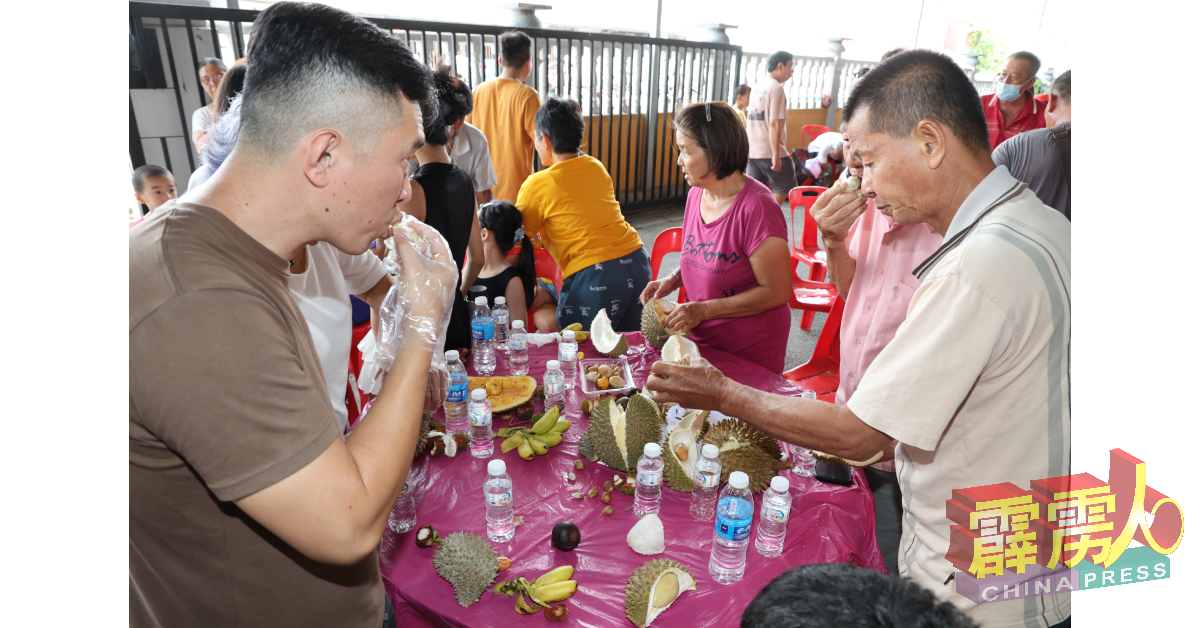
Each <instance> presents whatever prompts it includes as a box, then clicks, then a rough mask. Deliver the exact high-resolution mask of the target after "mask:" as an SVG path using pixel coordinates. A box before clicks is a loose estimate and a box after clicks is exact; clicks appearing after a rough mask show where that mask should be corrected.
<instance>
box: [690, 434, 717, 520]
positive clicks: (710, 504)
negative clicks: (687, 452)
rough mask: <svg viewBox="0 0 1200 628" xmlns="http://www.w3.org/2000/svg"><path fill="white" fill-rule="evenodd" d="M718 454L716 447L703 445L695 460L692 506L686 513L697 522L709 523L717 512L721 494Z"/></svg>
mask: <svg viewBox="0 0 1200 628" xmlns="http://www.w3.org/2000/svg"><path fill="white" fill-rule="evenodd" d="M720 453H721V450H719V449H717V446H716V445H705V446H704V447H703V448H702V449H701V450H700V458H698V459H697V460H696V472H695V483H694V484H693V485H692V505H691V508H689V509H688V512H690V513H691V515H692V518H693V519H695V520H697V521H709V520H711V519H712V517H713V513H715V512H716V511H717V497H718V496H719V494H720V492H721V459H720V458H719V456H720Z"/></svg>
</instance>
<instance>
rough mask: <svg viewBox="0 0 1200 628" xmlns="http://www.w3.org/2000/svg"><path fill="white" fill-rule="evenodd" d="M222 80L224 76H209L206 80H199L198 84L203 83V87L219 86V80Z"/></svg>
mask: <svg viewBox="0 0 1200 628" xmlns="http://www.w3.org/2000/svg"><path fill="white" fill-rule="evenodd" d="M223 78H225V75H224V74H218V75H216V76H209V77H206V78H202V79H200V82H201V83H204V84H205V85H220V84H221V79H223Z"/></svg>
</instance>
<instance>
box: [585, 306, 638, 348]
mask: <svg viewBox="0 0 1200 628" xmlns="http://www.w3.org/2000/svg"><path fill="white" fill-rule="evenodd" d="M592 346H593V347H595V348H596V351H599V352H600V353H601V354H602V355H605V356H608V357H610V358H615V357H617V356H619V355H624V354H625V352H626V351H628V350H629V341H628V340H626V339H625V334H618V333H617V332H615V331H613V328H612V321H611V320H609V318H608V310H600V311H599V312H598V313H597V314H596V318H593V319H592Z"/></svg>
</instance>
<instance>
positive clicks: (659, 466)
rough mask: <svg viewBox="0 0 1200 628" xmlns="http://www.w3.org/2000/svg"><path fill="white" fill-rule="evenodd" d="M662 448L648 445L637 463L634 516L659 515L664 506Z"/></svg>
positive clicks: (656, 445)
mask: <svg viewBox="0 0 1200 628" xmlns="http://www.w3.org/2000/svg"><path fill="white" fill-rule="evenodd" d="M665 464H666V463H664V462H663V459H662V447H660V446H659V445H658V443H646V446H645V447H643V448H642V457H641V458H638V463H637V487H636V489H635V490H634V492H633V514H635V515H637V516H639V517H645V516H646V515H653V514H657V513H658V507H659V505H660V504H662V481H663V466H664V465H665Z"/></svg>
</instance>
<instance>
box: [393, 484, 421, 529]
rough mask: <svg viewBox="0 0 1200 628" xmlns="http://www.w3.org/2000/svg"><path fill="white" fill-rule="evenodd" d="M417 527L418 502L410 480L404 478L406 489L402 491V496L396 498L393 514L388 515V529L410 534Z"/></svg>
mask: <svg viewBox="0 0 1200 628" xmlns="http://www.w3.org/2000/svg"><path fill="white" fill-rule="evenodd" d="M416 525H417V500H416V497H415V496H414V495H413V491H412V486H410V485H409V483H408V478H404V488H402V489H400V496H399V497H397V498H396V505H395V506H393V507H392V514H390V515H388V527H389V528H391V529H392V532H408V531H409V530H411V529H413V528H414V527H416Z"/></svg>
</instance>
